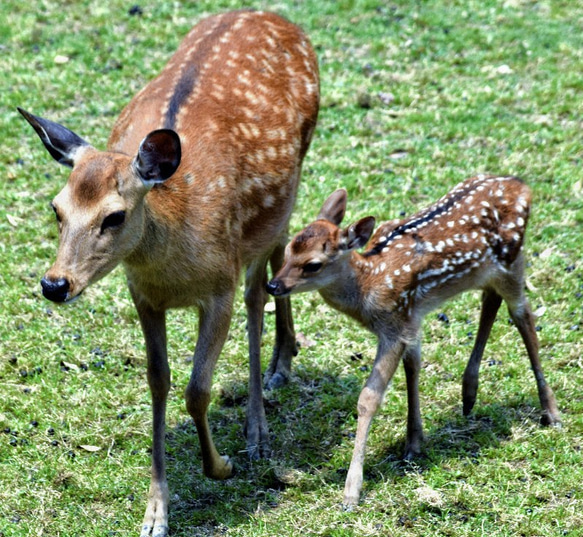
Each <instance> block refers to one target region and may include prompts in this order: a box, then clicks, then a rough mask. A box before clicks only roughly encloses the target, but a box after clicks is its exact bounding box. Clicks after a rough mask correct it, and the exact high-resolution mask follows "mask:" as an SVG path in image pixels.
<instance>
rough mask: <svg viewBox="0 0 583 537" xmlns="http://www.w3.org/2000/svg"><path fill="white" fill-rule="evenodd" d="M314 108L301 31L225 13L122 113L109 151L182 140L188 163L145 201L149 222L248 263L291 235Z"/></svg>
mask: <svg viewBox="0 0 583 537" xmlns="http://www.w3.org/2000/svg"><path fill="white" fill-rule="evenodd" d="M318 99H319V82H318V68H317V61H316V58H315V55H314V52H313V50H312V48H311V46H310V44H309V42H308V41H307V39H306V37H305V36H304V34H303V33H302V31H301V30H300V29H299V28H298V27H297V26H295V25H293V24H291V23H289V22H287V21H285V20H284V19H282V18H280V17H278V16H276V15H274V14H270V13H262V12H251V11H238V12H231V13H226V14H223V15H218V16H214V17H210V18H208V19H205V20H203V21H202V22H201V23H199V24H198V25H197V26H195V27H194V28H193V29H192V30H191V32H190V33H189V34H188V35H187V37H186V38H185V39H184V41H183V42H182V43H181V45H180V47H179V48H178V50H177V52H176V53H175V54H174V56H173V57H172V58H171V59H170V61H169V62H168V64H167V65H166V67H165V68H164V69H163V71H162V72H161V73H160V75H159V76H158V77H157V78H155V79H154V80H152V82H150V83H149V84H148V85H147V86H146V87H145V88H144V89H143V90H142V91H141V92H140V93H138V94H137V95H136V97H135V98H134V99H133V100H132V101H131V102H130V103H129V105H128V106H127V107H126V108H125V109H124V111H123V112H122V114H121V115H120V117H119V119H118V121H117V123H116V125H115V127H114V129H113V132H112V134H111V137H110V140H109V148H110V150H113V151H121V152H124V153H127V154H130V155H133V154H135V153H136V151H137V149H138V146H139V144H140V141H141V140H142V139H143V137H144V136H145V135H146V134H147V133H148V132H150V131H152V130H154V129H159V128H169V129H173V130H175V131H176V132H178V134H179V135H180V139H181V144H182V161H181V164H180V166H179V168H178V170H177V171H176V172H175V174H174V175H173V176H172V177H171V178H170V179H169V180H168V181H167V182H166V183H164V184H163V185H160V186H158V187H155V188H154V189H153V190H152V191H151V192H150V193H149V194H148V197H147V203H148V204H149V206H150V209H151V211H152V213H153V214H154V215H155V216H157V217H158V218H159V220H161V221H164V222H165V223H166V224H167V225H169V226H176V227H181V228H184V227H185V225H186V227H187V228H188V229H189V230H190V237H191V240H192V241H194V242H196V241H197V239H198V238H200V237H202V236H203V235H204V241H205V243H206V245H205V247H206V248H209V247H210V248H220V249H222V250H224V251H229V250H231V251H233V249H234V251H236V254H237V255H238V256H239V257H240V258H241V260H242V261H243V262H247V261H248V260H249V259H251V258H252V257H253V256H254V255H255V253H256V252H260V251H262V250H263V249H264V248H266V247H268V246H269V244H270V242H272V241H273V239H274V237H276V236H277V235H279V234H281V233H282V231H283V230H284V229H285V227H286V225H287V221H288V219H289V215H290V213H291V210H292V207H293V202H294V199H295V193H296V189H297V181H298V178H299V169H300V166H301V161H302V158H303V156H304V154H305V152H306V150H307V148H308V145H309V142H310V138H311V135H312V132H313V128H314V126H315V122H316V118H317V113H318ZM169 194H170V195H169ZM225 236H228V237H229V240H228V241H227V242H228V243H229V244H225ZM193 248H195V249H196V244H193Z"/></svg>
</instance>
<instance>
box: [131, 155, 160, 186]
mask: <svg viewBox="0 0 583 537" xmlns="http://www.w3.org/2000/svg"><path fill="white" fill-rule="evenodd" d="M132 172H133V173H134V175H135V176H136V177H137V178H138V179H139V180H140V182H141V183H142V185H144V187H145V188H146V190H152V188H154V187H155V186H156V185H157V184H159V183H160V181H159V180H156V179H144V178H143V177H142V176H141V175H140V172H139V171H138V163H137V162H136V159H134V160H133V161H132Z"/></svg>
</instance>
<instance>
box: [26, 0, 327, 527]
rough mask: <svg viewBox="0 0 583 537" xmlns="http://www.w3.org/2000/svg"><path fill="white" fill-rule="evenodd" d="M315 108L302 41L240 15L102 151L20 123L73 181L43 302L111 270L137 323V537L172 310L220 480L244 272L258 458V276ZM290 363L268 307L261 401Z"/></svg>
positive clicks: (46, 125) (143, 94) (277, 236)
mask: <svg viewBox="0 0 583 537" xmlns="http://www.w3.org/2000/svg"><path fill="white" fill-rule="evenodd" d="M318 107H319V75H318V64H317V59H316V56H315V54H314V51H313V49H312V47H311V45H310V43H309V41H308V39H307V38H306V36H305V35H304V33H303V32H302V31H301V30H300V29H299V28H298V27H297V26H295V25H294V24H292V23H290V22H288V21H286V20H284V19H282V18H281V17H279V16H277V15H275V14H272V13H267V12H261V11H257V12H254V11H245V10H243V11H234V12H229V13H225V14H221V15H216V16H212V17H209V18H207V19H205V20H203V21H201V22H200V23H199V24H197V25H196V26H195V27H194V28H193V29H192V30H191V31H190V33H189V34H188V36H187V37H186V38H185V39H184V41H183V42H182V43H181V45H180V46H179V48H178V50H177V51H176V53H175V54H174V56H173V57H172V58H171V59H170V61H169V62H168V64H167V65H166V66H165V68H164V69H163V70H162V72H161V73H160V75H159V76H158V77H157V78H155V79H154V80H152V81H151V82H150V83H149V84H148V85H147V86H146V87H145V88H144V89H143V90H142V91H140V92H139V93H138V94H137V95H136V96H135V97H134V98H133V100H132V101H131V102H130V103H129V104H128V105H127V106H126V108H125V109H124V110H123V112H122V113H121V115H120V116H119V118H118V120H117V122H116V123H115V126H114V127H113V130H112V132H111V136H110V138H109V142H108V149H107V151H99V150H97V149H95V148H94V147H93V146H91V145H90V144H89V143H87V142H86V141H85V140H83V139H82V138H80V137H79V136H78V135H77V134H75V133H73V132H72V131H70V130H69V129H67V128H65V127H63V126H61V125H59V124H57V123H54V122H52V121H49V120H46V119H42V118H40V117H37V116H34V115H32V114H29V113H27V112H25V111H24V110H21V109H20V111H21V113H22V114H23V116H24V117H25V118H26V119H27V120H28V122H29V123H30V124H31V125H32V126H33V127H34V129H35V130H36V132H37V134H38V135H39V137H40V138H41V140H42V142H43V143H44V145H45V146H46V148H47V150H48V151H49V153H50V154H51V155H52V156H53V157H54V158H55V159H56V160H57V161H58V162H60V163H61V164H64V165H67V166H69V167H72V168H73V170H72V172H71V175H70V177H69V179H68V182H67V184H66V186H65V187H64V188H63V189H62V190H61V192H60V193H59V194H58V195H57V196H56V197H55V198H54V200H53V204H52V206H53V209H54V211H55V213H56V217H57V220H58V224H59V248H58V252H57V258H56V261H55V263H54V264H53V266H52V267H51V268H50V269H49V270H48V272H47V273H46V274H45V276H44V277H43V279H42V281H41V284H42V289H43V294H44V296H45V297H46V298H48V299H50V300H53V301H55V302H70V301H72V300H73V299H75V298H77V297H79V295H80V294H81V293H82V292H83V290H84V289H85V288H86V287H87V286H88V285H90V284H92V283H94V282H96V281H97V280H99V279H100V278H102V277H104V276H105V275H106V274H108V273H109V272H110V271H111V270H112V269H113V268H114V267H115V266H116V265H118V264H119V263H122V264H123V266H124V269H125V272H126V275H127V281H128V285H129V289H130V293H131V296H132V298H133V301H134V303H135V306H136V309H137V312H138V315H139V318H140V322H141V326H142V330H143V334H144V338H145V341H146V350H147V364H148V365H147V373H148V383H149V386H150V390H151V394H152V409H153V446H152V478H151V485H150V493H149V499H148V506H147V509H146V514H145V518H144V524H143V527H142V537H145V536H148V535H155V536H156V537H161V536H164V535H167V533H168V498H169V493H168V485H167V480H166V470H165V461H164V459H165V447H164V436H165V409H166V398H167V394H168V391H169V388H170V368H169V366H168V359H167V347H166V326H165V319H166V314H165V312H166V310H167V309H169V308H179V307H186V306H196V307H197V308H198V311H199V335H198V340H197V342H196V349H195V353H194V363H193V369H192V375H191V378H190V381H189V384H188V386H187V388H186V394H185V396H186V406H187V409H188V411H189V413H190V414H191V416H192V417H193V419H194V423H195V424H196V428H197V432H198V437H199V439H200V444H201V451H202V462H203V470H204V473H205V474H206V475H207V476H209V477H212V478H216V479H225V478H227V477H229V476H230V475H231V473H232V464H231V462H230V460H229V458H228V457H221V456H219V454H218V452H217V450H216V448H215V445H214V443H213V440H212V437H211V431H210V428H209V425H208V421H207V407H208V405H209V401H210V391H211V381H212V374H213V370H214V368H215V364H216V361H217V358H218V356H219V353H220V351H221V348H222V347H223V344H224V342H225V339H226V337H227V333H228V330H229V324H230V320H231V314H232V307H233V300H234V296H235V291H236V289H237V285H238V281H239V277H240V273H241V270H242V269H243V268H244V267H246V269H247V272H246V278H245V295H244V300H245V305H246V308H247V316H248V337H249V361H250V380H249V398H248V404H247V420H246V436H247V447H248V451H249V454H250V456H251V457H252V458H257V457H258V456H261V455H266V454H268V453H269V445H268V428H267V422H266V418H265V411H264V407H263V395H262V379H261V364H260V356H259V353H260V338H261V329H262V321H263V309H264V306H265V303H266V301H267V294H266V292H265V284H266V282H267V277H266V264H267V263H268V262H269V263H270V264H271V267H272V270H273V271H274V272H276V271H277V270H278V269H279V268H280V266H281V264H282V260H283V254H284V247H285V244H286V242H287V228H288V221H289V217H290V214H291V212H292V209H293V206H294V202H295V198H296V192H297V187H298V181H299V178H300V172H301V167H302V161H303V158H304V156H305V154H306V151H307V150H308V147H309V145H310V141H311V138H312V133H313V131H314V128H315V125H316V120H317V115H318ZM296 352H297V351H296V341H295V334H294V329H293V322H292V316H291V309H290V303H289V300H288V299H283V300H278V301H277V302H276V343H275V349H274V352H273V357H272V360H271V363H270V366H269V369H268V371H267V373H266V376H265V381H266V382H267V383H268V385H269V387H277V386H279V385H280V384H282V383H283V382H285V381H286V379H287V377H288V375H289V371H290V367H291V360H292V355H294V354H295V353H296Z"/></svg>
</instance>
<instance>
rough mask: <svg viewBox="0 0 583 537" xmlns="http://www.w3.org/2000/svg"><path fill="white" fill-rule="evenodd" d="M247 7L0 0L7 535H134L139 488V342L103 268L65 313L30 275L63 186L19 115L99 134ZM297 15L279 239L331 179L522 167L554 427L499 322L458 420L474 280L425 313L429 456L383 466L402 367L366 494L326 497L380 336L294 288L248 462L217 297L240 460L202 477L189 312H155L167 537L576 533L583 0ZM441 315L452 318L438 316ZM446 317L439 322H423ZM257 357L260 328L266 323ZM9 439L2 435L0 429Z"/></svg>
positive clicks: (345, 7) (451, 175)
mask: <svg viewBox="0 0 583 537" xmlns="http://www.w3.org/2000/svg"><path fill="white" fill-rule="evenodd" d="M267 4H268V3H267V2H261V1H250V2H234V1H231V2H229V1H226V0H219V1H213V2H210V1H206V0H205V1H200V2H184V3H179V2H162V1H157V0H155V1H152V2H149V3H145V2H144V3H143V4H140V6H141V8H142V10H143V13H142V14H141V15H139V14H135V15H131V14H130V13H129V10H130V8H131V7H132V3H131V2H130V3H127V2H122V1H121V0H112V1H111V2H107V3H101V2H89V1H87V0H84V1H82V2H71V1H68V0H61V1H56V0H31V1H29V2H24V3H23V2H17V1H15V0H3V2H2V4H1V5H0V72H1V73H2V76H1V77H0V132H2V143H1V151H0V175H1V176H2V185H3V187H2V189H1V190H0V236H1V240H0V253H1V255H0V283H1V287H2V289H3V298H2V307H1V310H0V340H1V341H2V343H1V345H2V346H1V349H0V382H1V392H0V393H1V396H0V399H1V400H0V484H1V486H0V535H1V536H3V537H13V536H28V535H46V536H66V537H70V536H78V535H79V536H80V535H83V536H108V535H119V536H126V535H135V534H136V532H137V528H138V527H139V525H140V523H141V519H142V516H143V509H144V507H145V496H146V493H147V486H148V482H149V477H148V472H149V446H150V440H149V437H150V404H149V394H148V390H147V386H146V379H145V360H144V348H143V343H142V340H141V336H140V333H139V327H138V323H137V317H136V314H135V312H134V310H133V307H132V305H131V302H130V299H129V295H128V293H127V290H126V288H125V284H124V278H123V275H122V272H121V271H120V270H116V271H115V272H114V273H113V274H112V275H110V276H109V277H108V278H106V279H105V280H104V281H102V282H100V283H99V284H98V285H95V286H94V287H93V288H92V289H90V290H89V291H87V292H86V293H85V294H84V297H83V299H82V300H80V301H78V302H77V303H75V304H74V305H72V306H70V307H63V308H60V307H55V306H53V305H52V304H50V303H49V302H47V301H45V300H44V299H43V298H42V297H41V295H40V292H39V279H40V277H41V275H42V274H43V272H44V271H45V270H46V268H47V267H48V266H49V265H50V263H51V260H52V259H53V257H54V254H55V247H56V225H55V223H54V221H53V215H52V212H51V210H50V209H49V207H48V203H49V200H50V199H51V198H52V196H54V194H56V192H58V190H59V189H60V188H61V187H62V185H63V183H64V181H65V180H66V175H67V174H66V170H65V169H63V168H60V167H58V165H57V164H56V163H54V162H53V161H52V160H51V158H50V156H49V155H48V154H47V153H46V152H45V150H44V148H43V147H42V145H41V143H40V142H39V140H38V139H37V138H36V136H35V135H34V134H33V132H32V130H31V129H30V128H29V127H28V125H26V124H25V122H24V121H23V120H22V119H21V118H20V117H19V116H18V115H17V113H16V110H15V107H16V106H17V105H19V106H23V107H24V108H27V109H29V110H31V111H32V112H34V113H38V114H41V115H43V116H45V117H49V118H51V119H54V120H56V121H61V122H65V123H66V124H67V125H68V126H69V127H71V128H73V129H74V130H76V131H77V132H79V133H80V134H81V135H83V136H84V137H85V138H86V139H88V140H89V141H91V142H92V143H94V144H95V145H97V146H101V147H103V146H104V145H105V141H106V139H107V135H108V129H109V128H110V127H111V125H112V124H113V121H114V118H115V116H116V115H117V114H118V113H119V111H120V110H121V108H122V107H123V105H124V104H125V103H126V102H127V101H128V100H129V99H130V98H131V96H132V95H133V94H134V93H135V92H136V91H137V90H138V89H139V88H140V87H142V86H143V84H144V83H145V82H146V81H147V80H148V79H149V78H151V77H152V76H153V75H154V74H155V73H156V72H157V71H158V70H159V69H160V67H161V66H162V65H163V64H164V62H165V60H166V59H167V58H168V57H169V56H170V54H171V52H172V51H173V50H174V48H175V47H176V45H177V43H178V42H179V40H180V38H181V36H183V35H185V34H186V32H187V31H188V29H189V28H190V26H192V24H193V23H194V22H196V21H197V20H199V19H201V18H202V17H203V16H205V15H207V14H209V13H212V12H216V11H222V10H226V9H229V8H234V7H242V6H253V7H265V6H266V5H267ZM269 5H270V6H271V7H272V9H274V10H276V11H277V12H279V13H281V14H283V15H285V16H287V17H288V18H290V19H292V20H293V21H296V22H298V23H300V24H301V25H302V26H303V27H304V28H305V30H306V31H307V32H308V34H309V35H310V37H311V39H312V41H313V44H314V46H315V47H316V50H317V53H318V56H319V59H320V65H321V77H322V110H321V115H320V121H319V126H318V129H317V132H316V135H315V139H314V141H313V144H312V148H311V150H310V152H309V154H308V157H307V160H306V163H305V173H304V177H303V183H302V187H301V189H300V193H299V199H298V204H297V209H296V212H295V215H294V217H293V220H292V227H293V230H294V231H296V230H297V229H299V228H300V227H301V226H302V225H303V224H304V223H305V222H307V221H308V220H310V219H311V218H312V217H313V216H314V215H315V214H316V212H317V209H318V208H319V206H320V203H321V202H322V201H323V199H324V198H325V197H326V196H327V195H328V194H329V193H330V192H331V191H332V190H334V189H335V188H336V187H338V186H344V187H346V188H347V189H348V191H349V195H350V207H349V215H348V218H356V217H360V216H365V215H366V214H374V215H376V216H378V217H379V218H394V217H397V216H399V215H400V214H401V213H404V214H410V213H411V212H413V211H414V210H416V209H417V208H419V207H421V206H423V205H425V204H427V203H429V202H431V201H433V200H434V199H436V198H437V197H439V196H441V195H442V194H444V193H445V192H446V191H447V190H448V189H450V188H451V187H452V186H453V185H454V184H456V183H457V182H458V181H459V180H461V179H463V178H465V177H468V176H470V175H472V174H475V173H477V172H492V173H501V174H516V175H520V176H522V177H523V178H524V179H525V180H526V181H527V182H528V183H529V184H530V185H531V186H532V188H533V190H534V211H533V214H532V218H531V224H530V230H529V238H528V256H527V257H528V262H529V267H528V274H529V279H528V284H529V297H530V300H531V302H532V305H533V308H534V309H536V310H537V313H538V315H539V319H538V324H539V332H538V334H539V337H540V342H541V354H542V357H543V364H544V368H545V371H546V373H547V377H548V380H549V382H550V384H551V385H552V386H553V388H554V390H555V393H556V396H557V400H558V402H559V406H560V408H561V411H562V412H563V416H564V424H565V426H564V428H563V430H562V431H557V430H548V429H543V428H541V427H540V426H539V425H538V417H539V412H538V401H537V396H536V390H535V384H534V379H533V378H532V374H531V372H530V370H529V369H528V365H527V359H526V355H525V352H524V349H523V347H522V345H521V343H520V341H519V336H518V334H517V332H516V330H514V329H513V328H512V327H511V326H510V325H509V323H508V319H507V315H506V312H505V311H501V315H500V316H499V319H498V322H497V323H496V325H495V327H494V331H493V335H492V339H491V344H490V345H489V347H488V349H487V353H486V354H487V356H486V357H485V361H484V364H483V370H482V376H481V386H480V392H479V396H478V402H477V405H476V409H475V412H474V415H473V416H472V417H471V418H470V419H464V418H463V417H462V416H461V396H460V390H461V388H460V386H461V383H460V379H461V374H462V372H463V368H464V365H465V361H466V359H467V357H468V354H469V351H470V349H471V342H472V333H474V332H475V330H476V328H477V315H478V308H479V297H478V295H467V296H464V297H461V298H460V299H458V300H456V301H455V302H452V303H451V304H450V305H448V306H447V308H446V309H444V310H443V312H435V314H431V315H429V316H428V318H427V321H426V323H425V339H424V371H423V374H422V378H421V391H422V404H423V409H422V410H423V415H424V420H425V427H426V437H427V440H426V444H425V452H424V453H425V454H424V457H422V458H421V459H419V460H418V461H416V462H415V463H413V464H410V463H404V462H402V461H401V460H400V458H399V456H400V453H401V451H402V449H403V443H404V429H405V412H406V405H405V393H404V375H403V373H402V371H399V372H398V374H397V375H396V378H395V380H394V382H393V387H392V389H391V390H390V391H389V392H388V394H387V397H386V403H385V405H384V407H383V409H382V411H381V412H380V413H379V415H378V417H377V419H376V420H375V422H374V425H373V429H372V433H371V437H370V441H369V450H368V456H367V463H366V466H365V479H366V483H365V489H364V495H363V501H362V503H361V505H360V506H359V507H358V508H356V509H355V510H354V511H353V512H350V513H347V512H343V511H342V510H341V509H340V507H339V506H340V501H341V496H342V488H343V483H344V478H345V475H346V469H347V466H348V463H349V460H350V456H351V451H352V443H353V433H354V431H355V423H356V420H355V403H356V398H357V396H358V392H359V390H360V387H361V385H362V383H363V382H364V380H365V379H366V376H367V374H368V371H369V368H370V365H371V362H372V358H373V356H374V346H375V342H374V340H373V338H372V337H371V336H370V335H368V334H366V333H365V332H364V331H363V330H361V329H360V328H359V327H357V326H356V325H354V324H353V323H351V322H350V321H348V320H347V319H344V318H341V317H339V316H338V315H337V314H336V313H333V312H332V311H330V310H329V309H328V308H326V307H325V306H324V305H323V303H322V301H321V300H320V299H319V297H318V296H316V295H313V296H311V295H306V296H301V297H298V298H296V299H295V300H294V309H295V318H296V328H297V331H298V333H300V334H301V335H302V341H303V348H302V350H301V352H300V354H299V356H298V357H297V360H296V361H295V364H294V368H295V369H294V376H293V379H292V382H291V383H290V384H289V386H287V387H285V388H284V389H282V390H280V391H277V392H273V393H268V394H266V404H267V412H268V420H269V422H270V426H271V430H272V432H273V441H272V445H273V448H274V453H273V457H272V459H271V460H268V461H260V462H259V463H256V464H250V463H249V462H248V461H247V459H246V456H245V454H244V452H243V449H244V446H245V442H244V438H243V435H242V425H243V421H244V406H245V399H246V373H247V359H246V343H245V315H244V307H243V304H242V300H239V301H238V302H237V304H236V309H235V314H234V319H233V325H232V330H231V334H230V338H229V341H228V343H227V345H226V347H225V349H224V352H223V356H222V358H221V361H220V363H219V365H218V368H217V371H216V374H215V389H214V398H213V405H212V408H211V414H210V420H211V422H212V426H213V428H214V430H215V438H216V441H217V443H218V446H219V449H220V450H221V451H222V452H224V453H229V454H230V455H232V456H234V460H235V463H236V466H237V470H238V473H237V474H236V476H235V477H233V478H232V479H229V480H228V481H226V482H224V483H217V482H212V481H210V480H208V479H206V478H204V477H203V476H202V473H201V469H200V463H199V447H198V441H197V438H196V432H195V430H194V427H193V425H192V424H191V420H190V419H189V417H188V415H187V413H186V411H185V409H184V404H183V398H182V391H183V388H184V386H185V384H186V379H187V378H188V374H189V368H190V365H191V364H190V362H189V356H190V354H191V352H192V350H193V346H194V340H195V337H196V333H195V332H196V328H195V327H196V318H195V315H194V313H193V312H189V311H178V312H173V313H172V314H171V315H170V318H169V323H168V325H169V330H170V336H169V341H170V353H171V356H172V367H173V388H172V391H171V394H170V402H169V409H168V440H167V446H168V448H167V449H168V465H169V481H170V487H171V495H172V502H171V509H172V511H171V515H170V517H171V518H170V521H171V526H172V535H176V536H198V535H232V536H273V535H325V536H330V537H332V536H334V537H339V536H351V535H355V536H366V535H392V536H404V537H405V536H406V537H412V536H419V535H423V536H442V535H444V536H445V535H452V536H456V537H458V536H470V535H471V536H475V535H487V536H508V535H523V536H562V535H568V536H576V535H583V515H582V512H583V502H582V500H583V490H582V486H581V483H582V482H583V470H582V466H583V465H582V460H581V458H582V457H581V446H582V442H583V418H582V411H583V398H582V395H581V394H582V387H583V379H582V378H581V366H582V358H581V354H582V348H583V345H582V338H581V334H582V330H583V298H582V296H583V267H582V263H581V226H582V223H583V194H582V177H583V174H582V172H581V165H582V156H583V154H582V151H581V126H582V123H581V117H582V114H583V105H582V101H581V95H583V93H582V91H583V78H582V77H581V73H582V72H583V54H582V51H583V33H582V31H581V30H582V26H583V5H582V4H581V3H580V2H572V1H568V0H547V1H542V0H541V1H535V0H507V1H504V2H502V1H495V0H480V1H477V0H466V1H462V0H457V1H456V0H440V1H437V0H429V1H426V2H421V1H416V2H413V1H405V0H393V1H385V0H383V1H381V0H376V1H375V0H338V1H329V0H317V1H316V0H306V1H302V2H298V1H294V0H280V1H279V2H277V3H275V4H273V3H271V2H270V3H269ZM438 313H445V314H446V315H447V318H448V319H449V322H443V321H440V320H439V319H438V317H437V314H438ZM442 319H443V317H442ZM266 329H267V330H266V334H265V338H264V349H265V353H264V354H265V358H266V359H267V358H268V356H269V354H270V348H271V346H272V343H273V316H272V315H271V314H267V322H266ZM2 431H3V432H2Z"/></svg>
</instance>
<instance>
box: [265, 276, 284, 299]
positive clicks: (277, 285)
mask: <svg viewBox="0 0 583 537" xmlns="http://www.w3.org/2000/svg"><path fill="white" fill-rule="evenodd" d="M265 288H266V290H267V292H268V293H269V294H270V295H273V296H281V295H283V294H284V293H285V286H284V285H283V282H282V281H281V280H277V279H275V278H274V279H273V280H270V281H268V282H267V285H266V286H265Z"/></svg>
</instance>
